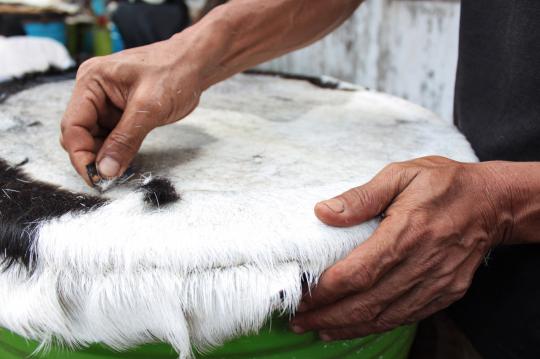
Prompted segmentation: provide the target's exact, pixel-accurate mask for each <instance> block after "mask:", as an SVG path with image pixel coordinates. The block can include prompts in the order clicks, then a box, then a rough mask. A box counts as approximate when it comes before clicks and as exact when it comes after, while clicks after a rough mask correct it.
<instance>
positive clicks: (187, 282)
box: [0, 75, 476, 358]
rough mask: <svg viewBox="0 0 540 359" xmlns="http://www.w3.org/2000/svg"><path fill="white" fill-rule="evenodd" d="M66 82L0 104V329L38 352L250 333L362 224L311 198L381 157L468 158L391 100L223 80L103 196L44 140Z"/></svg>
mask: <svg viewBox="0 0 540 359" xmlns="http://www.w3.org/2000/svg"><path fill="white" fill-rule="evenodd" d="M314 83H317V82H314ZM72 87H73V81H71V80H70V81H63V82H56V83H51V84H42V85H40V86H37V87H34V88H31V89H27V90H25V91H23V92H20V93H18V94H15V95H12V96H11V97H10V98H8V99H7V100H6V101H5V102H4V103H3V104H2V105H0V106H1V111H0V143H1V144H2V146H1V147H0V157H2V158H4V159H5V160H6V161H8V162H3V161H2V162H0V259H1V260H2V263H3V270H2V272H1V273H0V326H2V327H5V328H7V329H9V330H11V331H14V332H16V333H18V334H20V335H22V336H24V337H27V338H31V339H35V340H39V341H41V342H42V343H43V346H44V347H46V346H47V345H48V344H50V343H52V342H53V341H61V342H62V343H65V344H67V345H68V346H69V347H80V346H87V345H89V344H91V343H96V342H101V343H103V344H106V345H108V346H110V347H112V348H114V349H119V350H122V349H127V348H130V347H133V346H136V345H138V344H142V343H147V342H154V341H156V340H157V341H164V342H167V343H170V344H171V345H172V346H173V347H174V348H175V349H176V350H177V351H178V353H179V355H180V356H181V357H183V358H187V357H189V356H190V355H191V350H192V349H191V348H192V346H193V347H195V348H196V349H198V350H206V349H208V348H210V347H212V346H216V345H220V344H222V343H223V342H225V341H226V340H228V339H231V338H234V337H237V336H239V335H243V334H247V333H254V332H256V331H257V330H258V329H260V328H261V326H262V325H263V324H264V322H265V320H267V319H268V318H269V316H270V315H271V314H272V313H274V312H285V313H293V312H294V310H295V308H296V306H297V305H298V303H299V300H300V297H301V294H302V278H305V279H306V280H307V281H308V282H309V283H311V284H313V283H316V281H317V279H318V277H319V276H320V274H321V273H322V272H323V271H324V269H325V268H327V267H328V266H330V265H332V264H333V263H335V262H336V261H337V260H339V259H340V258H343V257H344V256H345V255H346V254H347V253H348V252H349V251H351V250H352V249H353V248H354V247H356V246H357V245H358V244H360V243H361V242H362V241H364V240H366V239H367V238H368V237H369V235H370V234H371V233H372V232H373V230H374V229H375V228H376V226H377V220H372V221H370V222H367V223H364V224H362V225H359V226H355V227H352V228H345V229H343V228H331V227H328V226H325V225H324V224H322V223H320V222H319V221H318V220H317V219H316V218H315V216H314V214H313V206H314V204H315V203H316V202H318V201H320V200H322V199H326V198H329V197H331V196H334V195H337V194H339V193H341V192H342V191H344V190H347V189H349V188H350V187H353V186H357V185H360V184H362V183H364V182H366V181H368V180H369V179H370V178H371V177H373V176H374V175H375V174H376V173H377V172H378V171H379V170H380V169H381V168H382V167H384V166H385V165H386V164H388V163H390V162H393V161H401V160H408V159H412V158H415V157H420V156H425V155H434V154H438V155H443V156H447V157H451V158H454V159H456V160H461V161H476V158H475V156H474V154H473V151H472V150H471V148H470V146H469V144H468V143H467V142H466V140H465V139H464V137H463V136H462V135H461V134H459V133H458V131H457V130H456V129H455V128H454V127H453V126H451V125H449V124H446V123H444V122H443V121H441V120H439V119H438V118H437V117H436V116H435V115H433V114H432V113H431V112H429V111H427V110H424V109H422V108H420V107H418V106H416V105H413V104H410V103H408V102H406V101H404V100H401V99H398V98H395V97H392V96H388V95H384V94H380V93H376V92H371V91H365V90H354V91H353V90H352V88H351V87H347V86H337V87H338V89H334V90H332V89H324V88H320V87H317V86H314V85H313V84H311V83H309V82H306V81H300V80H294V79H283V78H278V77H274V76H262V75H238V76H236V77H234V78H232V79H230V80H228V81H226V82H224V83H222V84H219V85H217V86H215V87H213V88H212V89H210V90H209V91H208V92H207V93H205V94H204V96H203V99H202V101H201V105H200V106H199V108H198V109H197V110H196V111H195V112H194V113H193V114H191V115H190V116H189V117H188V118H186V119H184V120H183V121H181V122H180V123H177V124H174V125H171V126H168V127H166V128H159V129H157V130H155V131H154V132H153V133H152V134H150V136H149V137H148V139H147V141H146V142H145V144H144V146H143V148H142V151H141V153H140V155H139V156H138V158H137V159H136V161H135V163H134V168H135V172H136V174H135V176H133V177H132V178H131V179H130V180H129V181H128V182H126V183H124V184H123V185H120V186H117V187H114V188H113V189H111V190H110V191H108V192H107V193H106V194H105V196H103V195H98V194H97V193H95V192H93V191H92V190H91V189H89V188H86V187H85V185H84V184H83V183H82V181H81V179H80V178H78V177H77V175H75V173H74V172H73V170H72V169H71V167H70V164H69V163H68V159H67V156H66V154H65V153H64V152H63V151H62V150H61V149H60V148H59V145H58V141H57V137H58V127H59V125H58V121H59V119H60V118H61V116H62V112H63V109H64V107H65V105H66V103H67V100H68V98H69V96H70V91H71V89H72ZM339 88H349V90H348V91H344V90H340V89H339ZM16 164H20V165H19V166H17V165H16ZM155 176H159V178H157V179H155ZM38 180H39V181H38Z"/></svg>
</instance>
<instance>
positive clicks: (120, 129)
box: [96, 105, 156, 179]
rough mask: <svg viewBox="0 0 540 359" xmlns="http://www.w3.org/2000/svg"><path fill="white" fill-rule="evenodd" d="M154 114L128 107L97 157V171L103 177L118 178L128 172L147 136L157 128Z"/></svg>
mask: <svg viewBox="0 0 540 359" xmlns="http://www.w3.org/2000/svg"><path fill="white" fill-rule="evenodd" d="M152 113H154V112H152V111H144V110H140V108H139V109H137V107H135V106H130V105H128V107H127V108H126V110H125V111H124V113H123V115H122V118H121V119H120V121H119V122H118V124H117V125H116V126H115V128H114V129H113V130H112V132H111V133H110V134H109V135H108V136H107V138H106V139H105V142H104V143H103V146H101V149H100V151H99V153H98V155H97V159H96V162H97V169H98V172H99V174H100V175H101V176H102V177H105V178H109V179H110V178H116V177H119V176H121V175H122V174H123V173H124V172H125V171H126V170H127V168H128V167H129V165H130V164H131V162H132V161H133V158H134V157H135V155H136V154H137V152H138V151H139V149H140V148H141V145H142V143H143V141H144V138H145V137H146V135H147V134H148V133H149V132H150V131H151V130H153V129H154V128H155V127H156V126H155V125H154V122H155V121H153V119H152V118H151V116H152Z"/></svg>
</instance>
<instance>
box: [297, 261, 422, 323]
mask: <svg viewBox="0 0 540 359" xmlns="http://www.w3.org/2000/svg"><path fill="white" fill-rule="evenodd" d="M413 262H414V260H413V259H409V260H406V261H405V262H403V263H402V264H400V265H398V266H397V267H395V268H394V269H392V270H391V271H389V272H388V273H387V274H386V275H385V276H383V277H382V278H381V280H380V281H379V282H377V284H375V285H374V286H373V287H372V288H371V289H369V290H368V291H366V292H362V293H358V294H354V295H352V296H349V297H346V298H344V299H341V300H339V301H337V302H335V303H333V304H331V305H327V306H325V307H322V308H320V309H316V310H312V311H308V312H303V313H299V314H298V315H297V316H296V317H295V319H294V320H293V322H292V324H293V326H294V328H293V330H296V331H297V332H303V331H310V330H322V329H338V328H347V327H353V326H355V325H356V324H357V323H365V322H369V321H373V320H375V319H376V318H377V317H378V316H379V315H380V314H381V313H382V312H383V311H384V310H385V309H386V308H387V307H388V306H389V305H390V304H392V303H393V302H395V301H396V300H397V299H398V298H400V297H401V296H402V295H404V294H405V293H407V292H408V291H409V290H411V289H412V288H413V287H415V286H416V285H417V284H418V283H419V282H420V279H421V275H422V273H423V272H424V269H423V268H421V267H418V266H415V265H414V263H413Z"/></svg>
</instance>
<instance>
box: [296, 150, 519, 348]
mask: <svg viewBox="0 0 540 359" xmlns="http://www.w3.org/2000/svg"><path fill="white" fill-rule="evenodd" d="M494 166H496V163H489V162H486V163H479V164H466V163H460V162H455V161H452V160H449V159H447V158H442V157H426V158H420V159H416V160H413V161H408V162H402V163H396V164H392V165H389V166H388V167H386V168H385V169H384V170H382V171H381V172H380V173H379V174H378V175H377V176H376V177H375V178H374V179H373V180H371V181H370V182H369V183H367V184H365V185H363V186H360V187H357V188H354V189H351V190H349V191H347V192H345V193H344V194H342V195H340V196H338V197H335V198H333V199H330V200H328V201H325V202H321V203H319V204H317V206H316V207H315V213H316V215H317V216H318V217H319V219H321V220H322V221H323V222H324V223H326V224H329V225H332V226H340V227H347V226H353V225H357V224H360V223H362V222H365V221H367V220H369V219H371V218H374V217H376V216H379V215H383V219H382V221H381V223H380V226H379V227H378V229H377V230H376V231H375V232H374V233H373V235H372V236H371V237H370V238H369V239H368V240H367V241H366V242H364V243H362V244H361V245H360V246H359V247H357V248H356V249H355V250H354V251H353V252H351V253H350V254H349V255H348V256H347V257H346V258H345V259H343V260H341V261H339V262H338V263H336V264H335V265H334V266H332V267H331V268H329V269H328V270H327V271H326V272H325V273H323V275H322V277H321V279H320V281H319V283H318V285H317V286H316V287H315V288H313V289H312V290H311V293H310V294H308V295H306V297H305V298H304V300H303V302H302V304H301V305H300V308H299V313H298V314H297V316H296V318H295V319H294V320H293V321H292V323H291V328H292V330H293V331H294V332H296V333H303V332H306V331H313V330H315V331H319V335H320V337H321V338H322V339H323V340H340V339H350V338H356V337H361V336H365V335H368V334H372V333H377V332H383V331H387V330H390V329H392V328H394V327H397V326H399V325H403V324H408V323H414V322H416V321H418V320H421V319H423V318H425V317H427V316H429V315H431V314H433V313H435V312H437V311H440V310H441V309H443V308H445V307H447V306H449V305H450V304H451V303H453V302H454V301H457V300H458V299H460V298H461V297H462V296H463V295H464V294H465V292H466V291H467V289H468V288H469V286H470V283H471V280H472V278H473V275H474V273H475V271H476V269H477V268H478V266H479V265H480V264H481V263H482V262H483V261H484V258H485V256H486V254H487V253H488V251H489V250H490V248H492V247H493V246H496V245H498V244H500V243H502V242H504V241H505V240H506V239H507V238H508V237H509V236H511V231H512V227H513V221H514V218H513V214H512V209H511V207H512V205H511V203H509V202H510V201H511V199H510V198H509V197H511V195H509V190H508V188H507V187H506V182H505V179H504V176H500V174H499V173H497V171H494V170H493V168H494Z"/></svg>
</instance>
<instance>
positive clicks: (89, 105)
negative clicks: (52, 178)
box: [61, 85, 104, 185]
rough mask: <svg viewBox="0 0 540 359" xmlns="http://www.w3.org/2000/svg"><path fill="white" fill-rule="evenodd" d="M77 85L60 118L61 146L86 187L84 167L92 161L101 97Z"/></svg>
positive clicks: (88, 180)
mask: <svg viewBox="0 0 540 359" xmlns="http://www.w3.org/2000/svg"><path fill="white" fill-rule="evenodd" d="M83 87H84V85H80V86H76V88H75V89H74V91H73V95H72V98H71V100H70V102H69V104H68V107H67V109H66V112H65V114H64V117H63V119H62V125H61V127H62V137H61V143H62V146H63V147H64V149H65V150H66V151H67V153H68V155H69V158H70V160H71V163H72V165H73V167H74V168H75V170H76V171H77V173H78V174H79V175H80V176H81V177H82V178H83V179H84V180H85V181H86V182H87V183H88V184H89V185H91V181H90V179H89V178H88V174H87V172H86V166H87V165H88V164H90V163H93V162H95V159H96V152H95V148H96V144H95V140H94V136H93V135H92V132H93V131H94V130H95V129H96V127H97V119H98V115H99V114H98V110H99V109H98V107H99V106H100V105H99V103H102V102H103V96H104V94H101V93H99V91H97V90H96V91H94V90H88V89H84V88H83Z"/></svg>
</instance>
